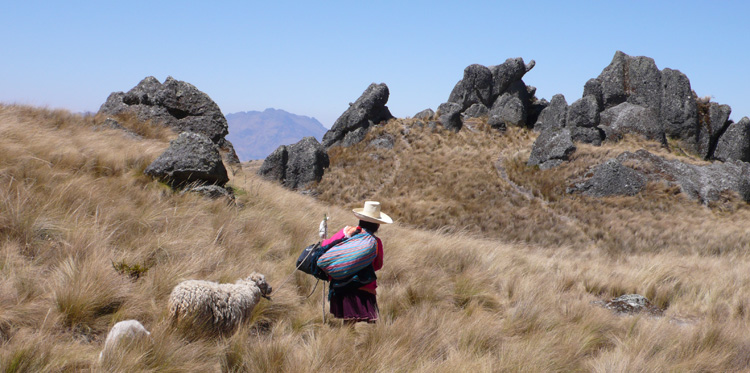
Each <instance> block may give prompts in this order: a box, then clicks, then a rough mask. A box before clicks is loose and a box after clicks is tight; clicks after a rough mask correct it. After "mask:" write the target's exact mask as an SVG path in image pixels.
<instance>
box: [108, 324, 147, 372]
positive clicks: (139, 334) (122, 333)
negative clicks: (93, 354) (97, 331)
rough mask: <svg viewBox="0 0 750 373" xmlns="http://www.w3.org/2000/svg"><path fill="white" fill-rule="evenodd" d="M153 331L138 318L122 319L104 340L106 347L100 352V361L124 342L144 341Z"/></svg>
mask: <svg viewBox="0 0 750 373" xmlns="http://www.w3.org/2000/svg"><path fill="white" fill-rule="evenodd" d="M150 337H151V333H150V332H149V331H148V330H146V328H145V327H144V326H143V324H141V323H140V322H138V320H125V321H120V322H118V323H117V324H115V325H114V326H112V329H110V331H109V333H108V334H107V339H106V340H105V341H104V348H103V349H102V352H100V353H99V362H101V361H102V360H103V359H104V357H105V356H106V355H108V354H111V353H112V352H113V351H114V350H115V348H116V347H117V346H120V345H122V344H123V343H128V344H130V343H133V342H136V341H142V340H146V339H150Z"/></svg>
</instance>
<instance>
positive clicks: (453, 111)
mask: <svg viewBox="0 0 750 373" xmlns="http://www.w3.org/2000/svg"><path fill="white" fill-rule="evenodd" d="M461 110H462V109H461V105H459V104H457V103H454V102H444V103H442V104H440V106H438V111H437V115H438V121H440V123H441V124H442V125H443V127H445V128H446V129H449V130H451V131H454V132H458V131H460V130H461V127H463V122H462V121H461Z"/></svg>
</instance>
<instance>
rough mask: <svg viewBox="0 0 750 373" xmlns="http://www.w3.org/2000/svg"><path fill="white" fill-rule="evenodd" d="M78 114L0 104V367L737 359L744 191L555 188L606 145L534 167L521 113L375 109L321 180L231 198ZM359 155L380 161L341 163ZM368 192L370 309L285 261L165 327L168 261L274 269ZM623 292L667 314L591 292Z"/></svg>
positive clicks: (193, 273)
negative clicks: (239, 309)
mask: <svg viewBox="0 0 750 373" xmlns="http://www.w3.org/2000/svg"><path fill="white" fill-rule="evenodd" d="M95 122H96V120H95V118H83V117H80V116H76V115H72V114H69V113H66V112H60V111H49V110H45V109H35V108H27V107H17V106H0V280H2V281H0V371H5V372H23V371H43V372H44V371H51V372H57V371H90V370H94V371H99V370H102V371H157V370H158V371H175V372H176V371H288V372H298V371H302V372H312V371H321V370H328V371H425V372H427V371H430V372H433V371H437V372H454V371H471V370H473V371H508V370H510V371H623V372H625V371H666V370H674V371H738V370H747V369H748V364H750V357H749V355H748V351H749V349H750V347H749V346H750V337H748V336H747V333H744V330H745V328H746V326H747V323H748V321H750V320H749V318H750V312H748V309H749V308H750V303H748V302H749V301H748V299H750V297H749V296H750V281H748V280H747V275H746V274H747V272H748V270H750V261H748V256H747V254H746V251H747V250H746V249H747V238H746V236H744V235H743V234H744V233H743V232H744V231H743V230H741V229H740V228H741V227H742V221H747V220H746V219H745V218H746V217H747V214H748V212H747V208H746V207H745V206H744V205H743V204H741V203H738V202H736V201H735V200H734V199H732V197H731V196H730V197H728V199H727V201H726V202H725V203H724V204H723V205H721V206H717V207H714V208H712V209H709V208H705V207H701V206H700V205H698V204H696V203H694V202H692V201H688V200H685V199H683V198H682V197H681V196H680V195H675V193H674V191H673V190H661V189H659V188H658V187H656V186H653V187H651V189H650V190H649V193H648V194H646V195H644V196H639V197H632V198H613V199H602V200H587V199H584V198H581V197H569V196H565V195H564V194H562V192H561V191H560V190H559V186H557V184H555V182H554V181H555V180H558V179H561V178H564V177H565V176H566V175H568V174H576V173H580V172H583V171H582V170H583V165H584V164H585V163H588V162H589V161H591V160H594V159H600V158H602V159H603V158H605V157H607V152H614V151H615V149H613V148H602V149H594V148H590V149H589V148H585V147H582V148H581V149H580V150H579V152H578V153H577V155H576V157H578V158H577V159H578V161H576V162H573V163H572V164H571V165H568V166H565V167H563V168H561V169H559V170H556V171H550V172H545V173H539V172H535V171H534V170H530V169H527V168H525V167H524V166H522V164H521V163H522V161H523V159H524V152H527V151H528V150H524V149H528V145H529V144H530V143H531V142H532V141H533V138H534V134H533V133H527V132H523V131H520V130H511V131H510V132H509V133H508V135H505V136H502V135H498V134H494V133H492V132H490V131H489V130H487V129H485V128H484V127H483V125H481V124H477V125H476V126H475V130H476V132H473V131H471V130H468V129H465V130H464V131H462V132H461V133H459V134H457V135H456V134H450V133H444V132H440V131H437V132H434V133H433V132H431V131H429V130H422V129H419V128H415V127H412V128H411V129H410V131H409V132H406V131H405V130H404V129H405V128H406V126H404V123H408V122H403V121H394V122H391V123H390V124H389V125H387V126H385V127H384V128H381V129H379V130H378V131H384V132H388V133H391V134H392V135H393V136H394V139H395V144H396V145H395V146H396V147H395V148H394V149H395V153H396V156H392V155H389V154H393V153H390V152H389V151H386V150H383V149H379V150H378V149H376V150H371V149H365V148H364V147H365V146H366V144H367V141H365V143H363V144H361V145H360V146H359V147H356V148H352V149H348V150H340V151H339V153H338V154H333V156H332V163H333V168H332V170H331V172H330V173H329V174H328V175H327V176H326V179H324V180H323V182H321V184H320V188H321V194H320V200H315V199H313V198H311V197H309V196H303V195H300V194H296V193H292V192H289V191H287V190H284V189H282V188H281V187H279V186H277V185H275V184H272V183H268V182H265V181H263V180H261V179H259V178H257V177H256V176H255V175H254V174H251V173H244V174H238V175H233V176H234V177H233V179H232V181H231V185H232V186H233V187H234V188H235V190H236V191H237V202H238V203H237V204H236V205H230V204H227V203H226V202H224V201H222V200H216V201H213V200H208V199H204V198H202V197H199V196H197V195H192V194H180V193H175V192H172V191H171V190H170V189H169V188H167V187H166V186H164V185H163V184H160V183H158V182H156V181H153V180H151V179H150V178H148V177H145V176H143V174H142V170H143V169H144V168H145V167H146V166H147V165H148V164H149V163H150V162H151V160H153V159H154V158H155V157H156V156H158V155H159V154H160V153H161V152H162V151H163V149H165V148H166V146H167V144H168V139H169V138H170V137H171V136H173V135H172V134H170V133H169V132H167V131H159V130H155V129H148V130H147V129H146V128H149V127H145V126H143V125H142V124H140V123H136V122H126V123H124V124H125V125H126V126H127V127H129V128H131V129H133V130H134V131H135V132H137V133H139V134H141V135H143V136H145V139H140V140H139V139H133V138H132V137H128V136H127V135H125V134H124V133H122V132H120V131H117V130H111V129H99V128H98V127H97V126H95V125H94V123H95ZM372 135H373V136H377V135H378V132H377V131H376V132H375V133H373V134H372ZM618 146H619V145H618ZM370 153H372V154H373V155H372V157H371V156H370ZM501 156H502V160H501V161H500V162H499V164H500V166H501V167H500V168H501V169H504V170H505V173H506V174H507V179H506V178H505V177H504V176H503V174H502V172H500V171H499V168H498V167H496V165H497V164H498V159H499V158H500V157H501ZM368 157H370V158H368ZM378 157H380V158H379V159H380V160H381V161H382V166H380V168H378V166H375V167H371V168H369V169H368V172H364V171H363V167H361V163H360V164H359V165H360V166H357V165H358V162H360V161H361V160H368V159H373V158H378ZM372 164H373V162H368V165H372ZM345 171H348V172H345ZM336 176H338V178H337V180H336V181H334V178H335V177H336ZM507 180H512V181H513V184H511V183H509V182H508V181H507ZM326 185H329V186H330V187H329V188H328V189H326V190H328V191H325V190H324V189H323V187H324V186H326ZM466 186H472V187H474V189H467V188H464V187H466ZM334 190H338V191H337V192H336V193H333V192H332V191H334ZM524 190H525V191H526V192H524ZM370 197H375V198H380V199H381V200H382V201H383V203H384V211H386V212H388V213H389V214H391V215H392V216H394V217H395V218H396V219H397V220H398V222H397V223H396V224H393V225H391V226H386V227H384V228H383V229H382V232H381V234H380V237H381V238H382V239H383V241H384V244H385V266H384V268H383V270H382V271H381V272H379V285H380V286H379V294H378V302H379V304H380V311H381V321H380V322H379V323H377V324H375V325H358V326H357V327H356V328H353V329H350V328H347V327H343V326H342V325H340V323H339V322H336V321H332V320H330V319H328V320H327V321H326V322H325V323H323V320H322V317H321V299H320V289H318V290H317V293H316V294H314V295H313V296H312V297H311V298H310V299H305V298H304V297H305V296H306V295H307V294H308V293H309V292H310V291H311V290H312V286H313V281H312V280H311V279H310V277H309V276H305V275H303V274H301V273H299V274H296V275H294V277H293V279H292V281H291V282H290V283H289V284H287V285H285V286H284V287H282V288H281V289H279V290H278V293H276V294H274V296H273V301H270V302H269V301H266V300H262V301H261V303H260V304H259V306H258V307H256V309H255V310H254V313H253V317H252V320H251V321H250V322H249V323H248V324H247V325H244V326H243V327H242V328H241V329H240V330H238V331H237V332H236V333H235V334H233V335H231V336H229V337H227V338H223V339H214V338H205V339H199V340H189V339H187V338H184V337H183V336H182V335H180V333H179V332H178V331H176V330H173V329H171V328H170V327H169V323H168V321H167V319H166V315H167V310H166V300H167V297H168V295H169V292H170V291H171V289H172V287H174V286H175V285H176V284H177V283H178V282H179V281H181V280H182V279H188V278H200V279H208V280H214V281H221V282H231V281H234V280H235V279H237V278H240V277H245V276H247V274H249V273H250V272H252V271H259V272H262V273H264V274H266V276H267V278H268V280H269V282H270V283H271V284H272V285H274V286H275V287H278V285H280V283H281V281H283V279H284V278H285V277H286V276H287V275H288V274H289V273H291V272H293V266H294V264H293V263H294V260H295V259H296V256H297V254H298V253H299V251H300V250H301V248H302V247H304V246H305V245H306V244H307V243H310V242H313V241H314V240H315V238H316V233H317V223H318V221H319V220H320V218H321V217H322V215H323V214H324V213H327V214H329V215H331V216H332V221H331V224H332V225H333V226H335V227H339V226H342V225H345V224H351V223H354V220H353V217H352V216H351V214H350V213H349V212H348V208H350V207H352V206H355V205H360V204H361V201H362V200H363V199H364V198H370ZM336 198H339V200H335V199H336ZM474 200H476V201H474ZM325 201H331V202H330V203H328V202H325ZM340 205H344V206H343V207H344V208H341V207H338V206H340ZM657 222H658V223H659V225H654V224H656V223H657ZM627 232H631V233H632V232H634V233H632V234H631V235H630V236H632V238H630V239H629V240H627V239H626V238H627V237H629V236H628V235H627V234H626V233H627ZM730 236H731V237H733V238H730ZM714 240H719V241H721V242H724V245H726V246H720V245H719V244H718V243H714V242H713V241H714ZM718 247H724V248H725V249H721V250H718V249H715V248H718ZM620 248H628V249H627V250H626V251H624V252H623V251H622V250H619V249H620ZM625 253H627V254H628V255H624V254H625ZM626 293H641V294H643V295H646V296H648V297H649V298H650V299H652V300H653V301H654V302H655V303H656V304H657V305H658V306H659V307H662V308H665V312H664V316H662V317H650V316H645V315H644V316H635V317H622V316H617V315H614V314H612V313H611V312H610V311H608V310H605V309H603V308H600V307H598V306H595V305H592V304H591V302H592V301H595V300H601V299H609V298H610V297H613V296H617V295H621V294H626ZM129 318H136V319H138V320H140V321H141V322H142V323H143V324H144V325H145V326H146V327H147V328H148V329H149V330H151V331H152V335H153V337H154V343H153V344H150V343H146V344H139V345H135V346H132V348H131V349H128V350H124V351H123V352H122V353H121V354H120V355H119V356H117V357H116V358H115V359H112V360H111V361H108V362H107V363H106V364H105V365H104V366H99V365H98V364H97V363H96V357H97V355H98V353H99V350H100V349H101V347H102V343H103V340H104V338H105V336H106V332H107V330H108V328H109V327H111V326H112V325H113V324H114V323H115V322H117V321H120V320H124V319H129Z"/></svg>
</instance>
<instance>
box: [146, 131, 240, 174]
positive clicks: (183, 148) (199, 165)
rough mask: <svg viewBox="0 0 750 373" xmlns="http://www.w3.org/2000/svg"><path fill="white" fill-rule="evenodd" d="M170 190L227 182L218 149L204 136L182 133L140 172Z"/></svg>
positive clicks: (225, 171)
mask: <svg viewBox="0 0 750 373" xmlns="http://www.w3.org/2000/svg"><path fill="white" fill-rule="evenodd" d="M144 173H145V174H146V175H150V176H152V177H155V178H158V179H160V180H162V181H164V182H166V183H168V184H170V185H172V186H174V187H182V186H185V185H188V184H191V183H196V184H215V185H220V186H221V185H224V184H226V182H227V181H229V177H228V176H227V170H226V168H224V163H222V161H221V155H220V154H219V147H218V146H217V145H216V144H215V143H214V142H213V141H211V139H210V138H208V137H207V136H205V135H203V134H200V133H194V132H182V133H180V135H179V136H177V138H176V139H174V140H172V141H171V142H170V143H169V148H167V150H166V151H165V152H164V153H162V155H160V156H159V157H157V158H156V160H154V161H153V162H152V163H151V164H150V165H149V166H148V167H146V170H145V171H144Z"/></svg>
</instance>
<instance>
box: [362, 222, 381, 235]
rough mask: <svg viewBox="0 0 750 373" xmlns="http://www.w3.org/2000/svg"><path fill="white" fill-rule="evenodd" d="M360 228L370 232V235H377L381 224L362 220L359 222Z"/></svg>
mask: <svg viewBox="0 0 750 373" xmlns="http://www.w3.org/2000/svg"><path fill="white" fill-rule="evenodd" d="M359 226H360V227H361V228H362V229H364V230H366V231H368V232H370V233H375V232H377V231H378V228H380V224H378V223H371V222H369V221H364V220H360V221H359Z"/></svg>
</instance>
